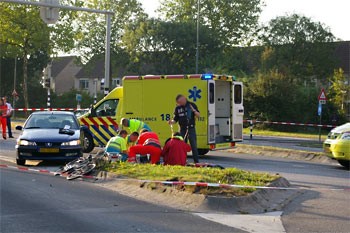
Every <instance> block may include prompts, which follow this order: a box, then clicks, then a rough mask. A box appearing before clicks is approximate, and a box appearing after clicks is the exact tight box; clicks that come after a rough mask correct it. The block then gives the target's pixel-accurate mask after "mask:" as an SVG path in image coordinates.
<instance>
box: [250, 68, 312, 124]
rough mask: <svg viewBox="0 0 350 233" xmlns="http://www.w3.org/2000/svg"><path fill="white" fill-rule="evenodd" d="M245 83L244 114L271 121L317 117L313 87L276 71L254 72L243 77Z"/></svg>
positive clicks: (306, 120) (301, 119)
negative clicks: (252, 75)
mask: <svg viewBox="0 0 350 233" xmlns="http://www.w3.org/2000/svg"><path fill="white" fill-rule="evenodd" d="M245 85H246V88H245V108H246V112H247V117H251V118H254V119H264V120H275V121H276V120H278V121H301V122H315V120H317V118H316V114H317V91H316V89H315V88H312V87H303V86H300V85H297V84H296V83H294V82H290V81H288V79H287V78H286V76H285V75H284V74H282V73H280V72H278V71H269V72H267V73H262V72H258V73H257V74H256V76H255V77H254V78H253V79H248V80H245ZM310 110H311V111H310Z"/></svg>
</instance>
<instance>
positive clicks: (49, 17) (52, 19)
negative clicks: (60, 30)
mask: <svg viewBox="0 0 350 233" xmlns="http://www.w3.org/2000/svg"><path fill="white" fill-rule="evenodd" d="M40 2H42V3H49V4H52V5H56V6H59V5H60V1H59V0H40ZM40 17H41V19H42V20H43V21H44V22H45V23H47V24H54V23H56V22H57V20H58V18H59V17H60V11H59V8H54V7H44V6H42V7H40Z"/></svg>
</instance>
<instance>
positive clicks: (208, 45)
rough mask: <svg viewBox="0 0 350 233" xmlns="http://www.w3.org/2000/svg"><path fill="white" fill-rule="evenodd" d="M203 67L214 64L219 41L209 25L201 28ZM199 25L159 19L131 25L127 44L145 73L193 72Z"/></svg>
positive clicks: (132, 55) (124, 39) (124, 38)
mask: <svg viewBox="0 0 350 233" xmlns="http://www.w3.org/2000/svg"><path fill="white" fill-rule="evenodd" d="M200 34H201V44H200V48H199V49H200V59H199V60H200V67H201V70H202V71H203V72H204V69H211V68H213V67H214V66H215V61H216V56H217V55H218V54H219V51H220V47H221V44H220V41H219V40H218V39H217V38H216V37H215V36H212V34H211V32H210V30H209V29H208V28H207V27H204V26H201V27H200ZM195 38H196V25H195V24H194V23H189V22H181V23H179V22H164V21H161V20H157V19H149V20H147V21H142V22H138V23H137V24H132V25H129V27H128V28H127V30H126V33H125V35H124V37H123V42H124V45H125V47H126V49H127V51H128V52H129V53H130V56H131V58H132V59H133V61H134V62H135V63H136V64H137V65H138V66H139V72H140V73H142V74H161V73H163V74H165V73H166V74H172V73H191V72H194V67H195V55H196V40H195Z"/></svg>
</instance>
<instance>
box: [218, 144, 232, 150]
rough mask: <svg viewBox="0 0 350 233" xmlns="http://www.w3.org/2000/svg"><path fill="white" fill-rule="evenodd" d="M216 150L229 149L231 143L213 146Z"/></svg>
mask: <svg viewBox="0 0 350 233" xmlns="http://www.w3.org/2000/svg"><path fill="white" fill-rule="evenodd" d="M215 148H216V149H225V148H231V143H218V144H216V145H215Z"/></svg>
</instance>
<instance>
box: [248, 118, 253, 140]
mask: <svg viewBox="0 0 350 233" xmlns="http://www.w3.org/2000/svg"><path fill="white" fill-rule="evenodd" d="M249 125H250V127H249V128H250V140H252V139H253V127H254V125H253V121H252V120H251V121H249Z"/></svg>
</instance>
